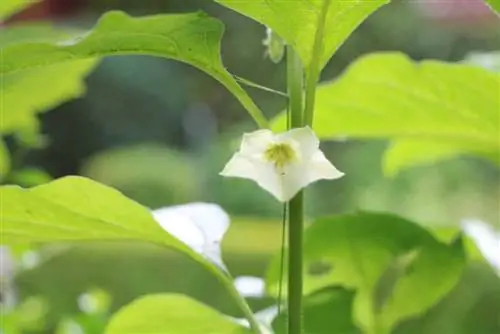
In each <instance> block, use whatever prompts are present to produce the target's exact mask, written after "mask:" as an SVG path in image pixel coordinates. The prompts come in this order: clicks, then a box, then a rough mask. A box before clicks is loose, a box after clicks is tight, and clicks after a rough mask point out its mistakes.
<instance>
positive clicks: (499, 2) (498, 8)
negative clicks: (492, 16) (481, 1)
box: [485, 0, 500, 15]
mask: <svg viewBox="0 0 500 334" xmlns="http://www.w3.org/2000/svg"><path fill="white" fill-rule="evenodd" d="M485 1H486V3H487V4H488V5H489V6H490V8H491V9H492V10H493V11H494V12H495V13H496V14H497V15H500V0H485Z"/></svg>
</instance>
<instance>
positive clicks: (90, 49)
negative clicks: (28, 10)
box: [0, 11, 266, 126]
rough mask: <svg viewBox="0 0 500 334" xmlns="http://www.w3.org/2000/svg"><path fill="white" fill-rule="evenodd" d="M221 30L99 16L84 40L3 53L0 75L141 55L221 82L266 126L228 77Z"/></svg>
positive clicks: (191, 18)
mask: <svg viewBox="0 0 500 334" xmlns="http://www.w3.org/2000/svg"><path fill="white" fill-rule="evenodd" d="M222 33H223V26H222V24H221V23H220V22H219V21H218V20H216V19H213V18H210V17H208V16H207V15H205V14H203V13H195V14H175V15H174V14H172V15H155V16H149V17H143V18H132V17H130V16H128V15H126V14H125V13H122V12H117V11H116V12H110V13H108V14H106V15H105V16H103V17H102V18H101V19H100V20H99V22H98V23H97V25H96V26H95V28H94V29H93V30H92V31H90V32H88V33H86V34H83V35H76V36H73V37H72V38H60V39H58V40H55V41H52V42H32V41H24V42H19V43H14V44H9V45H7V46H6V47H5V48H4V49H3V61H2V63H1V64H0V75H6V74H9V73H13V72H15V71H19V70H21V69H28V68H38V67H42V68H43V67H45V66H48V65H52V64H59V63H64V62H68V61H74V60H77V59H79V60H84V59H89V58H95V57H103V56H112V55H126V54H144V55H152V56H157V57H166V58H171V59H175V60H179V61H182V62H185V63H188V64H190V65H192V66H195V67H197V68H199V69H201V70H202V71H205V72H206V73H207V74H209V75H211V76H212V77H214V78H215V79H217V80H218V81H219V82H221V83H222V84H223V85H224V86H225V87H226V88H227V89H228V90H229V91H230V92H231V93H233V94H234V95H235V97H236V98H238V99H239V101H240V102H241V103H242V104H243V106H244V107H245V108H246V109H247V110H248V112H249V113H250V114H251V115H252V116H253V117H254V119H255V120H256V122H257V123H258V124H259V125H261V126H263V125H264V126H265V125H266V121H265V118H264V117H263V116H262V114H261V111H260V110H259V109H258V107H257V106H256V105H255V103H254V102H253V100H252V99H251V98H250V97H249V96H248V94H247V93H246V92H245V91H244V90H243V88H241V87H240V85H239V84H238V83H237V82H236V80H235V79H234V78H233V77H232V76H231V75H230V74H229V73H228V72H227V71H226V69H225V68H224V66H223V65H222V61H221V57H220V40H221V37H222Z"/></svg>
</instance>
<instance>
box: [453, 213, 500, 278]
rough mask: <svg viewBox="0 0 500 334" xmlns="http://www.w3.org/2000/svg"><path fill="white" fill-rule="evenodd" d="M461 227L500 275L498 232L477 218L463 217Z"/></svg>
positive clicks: (499, 236)
mask: <svg viewBox="0 0 500 334" xmlns="http://www.w3.org/2000/svg"><path fill="white" fill-rule="evenodd" d="M462 229H463V230H464V231H465V233H466V234H467V235H468V236H469V237H470V238H471V239H472V240H474V243H475V244H476V245H477V248H478V249H479V251H481V254H483V256H484V258H485V259H486V261H488V262H489V263H490V265H491V266H492V267H493V268H494V269H495V270H496V271H497V273H498V274H499V275H500V232H498V231H495V230H494V229H493V228H492V227H491V226H489V225H488V224H486V223H484V222H482V221H480V220H478V219H464V220H463V221H462Z"/></svg>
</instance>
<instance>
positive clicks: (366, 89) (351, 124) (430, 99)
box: [274, 53, 500, 173]
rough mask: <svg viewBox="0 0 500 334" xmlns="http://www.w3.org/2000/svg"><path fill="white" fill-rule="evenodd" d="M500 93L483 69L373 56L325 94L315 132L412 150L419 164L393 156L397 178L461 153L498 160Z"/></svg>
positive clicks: (495, 78)
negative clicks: (404, 171)
mask: <svg viewBox="0 0 500 334" xmlns="http://www.w3.org/2000/svg"><path fill="white" fill-rule="evenodd" d="M499 91H500V73H494V72H491V71H487V70H485V69H482V68H479V67H476V66H470V65H465V64H449V63H444V62H439V61H423V62H413V61H412V60H410V59H409V58H408V57H406V56H405V55H402V54H399V53H379V54H372V55H369V56H365V57H362V58H361V59H359V60H358V61H356V62H355V63H354V64H353V65H351V66H350V67H349V68H348V69H347V71H346V73H345V74H344V75H342V76H341V77H340V78H338V79H337V80H335V81H333V82H330V83H327V84H324V85H322V86H320V87H319V88H318V90H317V99H316V108H315V116H314V130H315V131H316V133H317V134H318V136H319V137H321V138H323V139H330V138H335V137H338V136H347V137H358V138H388V139H391V140H394V141H395V142H396V144H395V145H396V146H397V145H404V146H406V147H407V148H408V149H411V150H412V152H411V154H412V155H414V156H415V158H412V157H409V154H410V153H408V152H406V148H405V150H403V149H401V148H398V149H394V151H392V152H390V154H391V155H390V157H389V158H388V160H389V162H388V163H387V164H388V165H389V166H388V167H386V169H387V170H389V171H390V172H391V173H395V172H396V171H397V170H398V169H399V168H400V167H408V166H410V165H412V164H414V163H422V162H423V160H427V161H425V162H429V161H435V160H437V159H438V158H440V159H442V158H444V157H449V156H451V155H452V154H453V155H456V154H459V153H466V154H476V155H479V156H481V157H484V156H487V157H491V158H492V159H493V160H496V159H495V157H496V156H498V155H499V154H500V99H499V98H498V94H499ZM284 122H285V118H284V115H280V116H279V117H278V119H276V121H275V124H274V128H275V129H276V130H280V129H283V128H284ZM401 140H403V143H402V144H398V141H401ZM410 143H411V144H410ZM408 146H411V147H408ZM427 152H430V154H429V156H426V153H427Z"/></svg>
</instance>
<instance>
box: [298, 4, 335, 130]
mask: <svg viewBox="0 0 500 334" xmlns="http://www.w3.org/2000/svg"><path fill="white" fill-rule="evenodd" d="M331 2H332V1H331V0H324V2H323V7H322V8H321V13H320V15H319V17H318V28H317V29H316V35H315V36H314V47H313V54H312V58H311V63H310V64H309V65H308V68H307V81H306V98H305V99H306V102H305V110H304V118H305V125H309V126H310V127H312V124H313V116H314V103H315V102H316V85H317V84H318V81H319V75H320V73H321V56H322V54H323V35H324V33H325V23H326V17H327V14H328V8H329V7H330V4H331Z"/></svg>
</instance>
